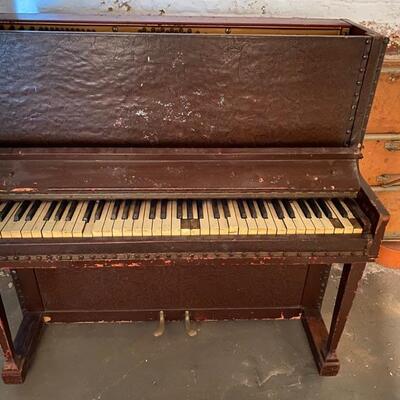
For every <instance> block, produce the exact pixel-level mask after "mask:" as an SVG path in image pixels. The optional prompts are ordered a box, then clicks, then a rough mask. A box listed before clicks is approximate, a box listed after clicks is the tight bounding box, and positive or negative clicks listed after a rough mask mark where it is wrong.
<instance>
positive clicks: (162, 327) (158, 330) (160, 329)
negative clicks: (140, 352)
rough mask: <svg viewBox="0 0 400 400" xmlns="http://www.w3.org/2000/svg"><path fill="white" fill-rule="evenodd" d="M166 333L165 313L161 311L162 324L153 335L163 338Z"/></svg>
mask: <svg viewBox="0 0 400 400" xmlns="http://www.w3.org/2000/svg"><path fill="white" fill-rule="evenodd" d="M164 331H165V318H164V311H160V322H159V324H158V328H157V329H156V330H155V331H154V333H153V335H154V336H155V337H159V336H162V335H163V334H164Z"/></svg>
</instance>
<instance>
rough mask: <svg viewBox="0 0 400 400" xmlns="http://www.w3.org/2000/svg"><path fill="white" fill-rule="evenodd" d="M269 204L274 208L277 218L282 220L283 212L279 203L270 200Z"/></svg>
mask: <svg viewBox="0 0 400 400" xmlns="http://www.w3.org/2000/svg"><path fill="white" fill-rule="evenodd" d="M271 202H272V206H273V207H274V209H275V212H276V215H277V216H278V218H279V219H283V218H284V214H283V210H282V207H281V205H280V203H279V201H278V200H276V199H272V200H271Z"/></svg>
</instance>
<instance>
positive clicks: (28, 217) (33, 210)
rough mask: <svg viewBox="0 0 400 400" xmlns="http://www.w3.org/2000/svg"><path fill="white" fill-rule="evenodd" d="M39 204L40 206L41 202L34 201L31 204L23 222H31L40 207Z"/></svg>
mask: <svg viewBox="0 0 400 400" xmlns="http://www.w3.org/2000/svg"><path fill="white" fill-rule="evenodd" d="M41 204H42V202H41V201H40V200H35V201H34V202H33V203H32V206H31V208H30V209H29V211H28V214H26V217H25V221H31V220H32V218H33V217H34V216H35V214H36V212H37V210H38V208H39V207H40V205H41Z"/></svg>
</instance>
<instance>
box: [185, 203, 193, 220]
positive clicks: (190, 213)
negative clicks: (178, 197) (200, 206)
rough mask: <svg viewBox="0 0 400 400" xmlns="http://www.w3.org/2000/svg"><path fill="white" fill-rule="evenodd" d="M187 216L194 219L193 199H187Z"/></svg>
mask: <svg viewBox="0 0 400 400" xmlns="http://www.w3.org/2000/svg"><path fill="white" fill-rule="evenodd" d="M186 209H187V217H188V219H193V201H192V200H187V201H186Z"/></svg>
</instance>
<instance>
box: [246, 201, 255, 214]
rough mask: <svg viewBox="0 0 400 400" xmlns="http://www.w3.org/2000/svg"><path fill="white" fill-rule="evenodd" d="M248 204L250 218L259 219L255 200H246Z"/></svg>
mask: <svg viewBox="0 0 400 400" xmlns="http://www.w3.org/2000/svg"><path fill="white" fill-rule="evenodd" d="M246 203H247V207H249V211H250V216H251V218H257V211H256V209H255V207H254V202H253V200H250V199H249V200H246Z"/></svg>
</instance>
